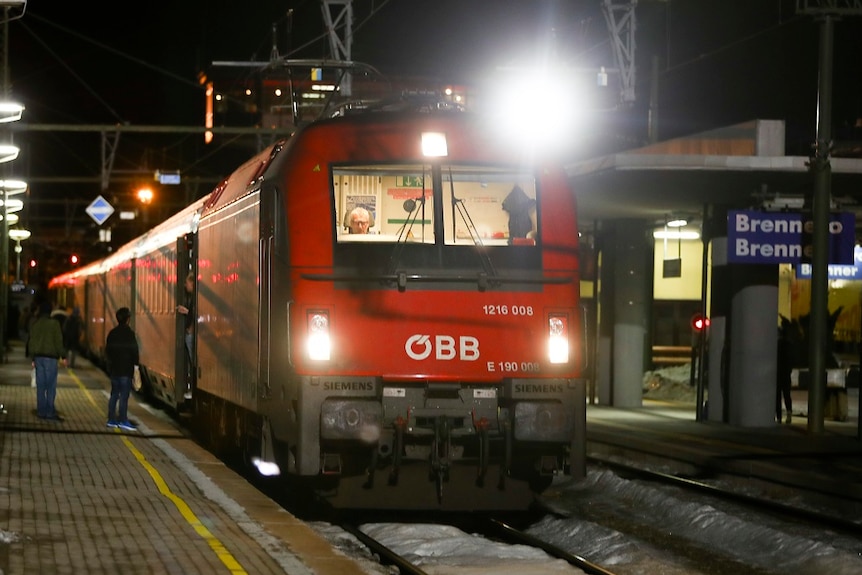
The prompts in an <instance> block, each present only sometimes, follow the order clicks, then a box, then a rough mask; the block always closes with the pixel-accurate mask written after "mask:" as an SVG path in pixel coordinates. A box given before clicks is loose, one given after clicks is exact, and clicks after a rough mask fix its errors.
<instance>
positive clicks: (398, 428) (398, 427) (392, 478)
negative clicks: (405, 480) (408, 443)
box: [389, 416, 407, 485]
mask: <svg viewBox="0 0 862 575" xmlns="http://www.w3.org/2000/svg"><path fill="white" fill-rule="evenodd" d="M405 427H407V421H406V420H405V419H404V418H403V417H401V416H398V417H397V418H395V444H394V445H393V446H392V471H390V472H389V485H398V474H399V473H400V472H401V454H402V453H403V452H404V428H405Z"/></svg>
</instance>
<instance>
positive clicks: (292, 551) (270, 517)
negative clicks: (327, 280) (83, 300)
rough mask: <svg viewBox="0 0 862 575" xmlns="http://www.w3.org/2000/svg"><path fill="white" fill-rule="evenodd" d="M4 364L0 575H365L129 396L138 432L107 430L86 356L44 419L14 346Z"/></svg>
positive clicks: (99, 374) (102, 383) (64, 378)
mask: <svg viewBox="0 0 862 575" xmlns="http://www.w3.org/2000/svg"><path fill="white" fill-rule="evenodd" d="M5 359H6V361H5V362H3V363H0V403H2V409H0V537H2V540H3V543H4V545H0V573H3V574H4V575H12V574H30V573H32V574H45V573H52V574H65V573H68V574H75V573H90V574H102V573H104V574H108V573H110V574H111V575H117V574H121V575H131V574H135V573H140V574H147V575H150V574H162V573H164V574H187V573H213V574H215V573H232V574H243V573H249V574H255V575H257V574H268V573H290V574H291V575H322V574H330V573H333V574H334V573H338V574H350V575H365V574H366V573H367V571H364V570H363V569H362V568H361V566H360V565H359V564H358V563H356V562H355V561H354V560H353V559H351V558H349V557H347V556H345V555H343V554H341V553H340V552H339V551H337V550H335V549H333V548H332V546H331V545H330V544H329V543H328V542H327V541H326V540H325V539H324V538H323V537H322V536H320V535H319V534H318V533H317V532H316V531H314V530H313V529H312V528H311V527H310V526H308V525H307V524H305V523H303V522H301V521H299V520H298V519H297V518H295V517H294V516H292V515H291V514H290V513H288V512H287V511H285V510H284V509H282V508H281V507H279V506H278V505H277V504H276V503H275V502H273V501H272V500H271V499H269V498H267V497H265V496H264V495H262V494H261V493H260V492H259V491H258V490H256V489H255V488H254V487H253V486H252V485H250V484H249V483H248V482H247V481H245V480H244V479H243V478H241V477H240V476H238V475H237V474H236V473H234V472H233V471H232V470H230V469H229V468H227V467H226V466H225V465H223V464H222V463H221V462H220V461H218V460H217V459H216V458H215V457H213V456H212V455H211V454H210V453H208V452H207V451H205V450H204V449H203V448H201V447H200V446H198V445H197V444H196V443H195V442H194V441H192V440H191V439H189V438H188V437H187V436H186V435H185V434H184V432H183V430H182V429H181V428H180V427H179V425H178V424H177V423H176V422H175V421H173V420H172V419H171V418H169V417H167V416H166V415H165V414H164V413H161V412H159V411H156V410H153V409H151V408H149V407H148V406H146V405H144V404H142V403H140V402H138V401H137V398H135V397H134V394H133V396H132V398H131V399H130V401H129V416H130V417H129V419H130V420H132V421H133V422H135V423H137V424H138V429H137V430H136V431H122V430H120V429H109V428H107V427H106V415H107V401H108V391H109V389H110V382H109V380H108V377H107V376H106V375H105V373H104V372H103V371H101V370H100V369H98V368H96V367H94V366H93V365H92V364H90V363H89V362H87V361H86V360H84V359H81V358H78V359H77V360H76V367H74V368H64V367H61V368H60V374H59V377H58V390H57V399H56V407H57V411H58V413H59V415H60V416H61V417H62V418H63V421H58V422H55V421H46V420H41V419H39V418H37V417H36V409H35V408H36V394H35V390H34V389H33V388H32V387H31V386H30V370H31V363H30V361H29V360H28V359H27V358H26V357H25V356H24V346H23V344H22V343H21V342H18V341H12V342H11V345H10V346H9V348H8V349H7V355H6V358H5Z"/></svg>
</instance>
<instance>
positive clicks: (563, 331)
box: [548, 315, 569, 363]
mask: <svg viewBox="0 0 862 575" xmlns="http://www.w3.org/2000/svg"><path fill="white" fill-rule="evenodd" d="M548 360H549V361H550V362H551V363H568V362H569V318H568V317H567V316H564V315H552V316H550V317H549V318H548Z"/></svg>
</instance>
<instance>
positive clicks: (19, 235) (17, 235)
mask: <svg viewBox="0 0 862 575" xmlns="http://www.w3.org/2000/svg"><path fill="white" fill-rule="evenodd" d="M29 237H30V230H22V229H18V228H13V229H11V230H9V239H11V240H14V242H15V281H16V282H17V281H20V280H21V251H22V248H21V242H23V241H24V240H26V239H28V238H29Z"/></svg>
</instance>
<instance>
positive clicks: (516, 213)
mask: <svg viewBox="0 0 862 575" xmlns="http://www.w3.org/2000/svg"><path fill="white" fill-rule="evenodd" d="M439 170H440V172H439V177H438V182H439V183H440V184H441V185H438V188H439V189H437V190H435V189H434V186H433V182H434V180H435V178H434V177H433V173H432V170H431V167H430V166H427V165H426V166H421V165H415V166H406V165H405V166H402V165H399V166H392V165H387V166H351V167H339V168H338V169H336V170H334V172H333V193H334V196H335V197H334V200H335V206H336V218H335V223H336V228H337V230H336V237H337V241H338V242H339V243H340V242H384V243H385V242H399V241H402V242H418V243H435V242H436V241H437V240H438V239H437V238H436V237H435V229H437V230H438V232H442V238H440V241H442V242H445V243H446V244H447V245H462V244H463V245H474V244H482V245H498V246H506V245H524V246H529V245H536V241H537V238H538V236H539V229H538V218H537V217H536V212H537V208H538V201H537V200H538V198H537V194H536V182H535V177H534V176H533V175H532V174H528V173H525V172H523V171H522V170H516V169H501V168H489V167H485V166H482V167H466V166H445V165H444V166H442V167H441V168H439ZM437 218H442V222H441V224H442V225H440V226H437V227H436V228H435V225H434V224H435V219H437Z"/></svg>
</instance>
